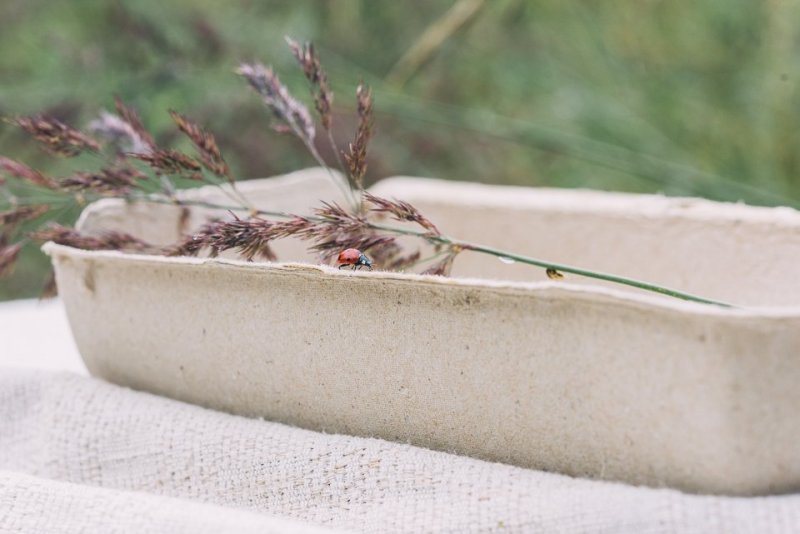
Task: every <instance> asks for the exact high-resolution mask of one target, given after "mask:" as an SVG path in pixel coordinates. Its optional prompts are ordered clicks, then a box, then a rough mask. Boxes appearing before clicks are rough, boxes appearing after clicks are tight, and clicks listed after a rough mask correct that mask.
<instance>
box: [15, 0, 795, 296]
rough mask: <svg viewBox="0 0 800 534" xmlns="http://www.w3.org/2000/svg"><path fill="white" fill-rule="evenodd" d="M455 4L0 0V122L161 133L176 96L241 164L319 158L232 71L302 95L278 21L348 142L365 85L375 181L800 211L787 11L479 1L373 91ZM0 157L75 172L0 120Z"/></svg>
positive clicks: (720, 3) (248, 167)
mask: <svg viewBox="0 0 800 534" xmlns="http://www.w3.org/2000/svg"><path fill="white" fill-rule="evenodd" d="M452 4H453V2H452V1H450V0H447V1H445V0H403V1H402V2H398V1H395V0H336V1H333V0H327V1H323V0H313V1H312V0H293V1H292V2H283V1H282V2H278V1H256V0H236V1H226V2H220V1H218V0H213V1H212V0H172V1H169V2H164V1H163V0H160V1H156V0H137V1H136V2H132V1H128V2H123V1H101V0H75V1H70V2H53V1H50V0H4V1H3V2H0V115H18V114H28V113H34V112H38V111H42V110H44V111H46V112H48V113H51V114H53V115H55V116H57V117H60V118H62V119H63V120H66V121H68V122H70V123H72V124H75V125H79V126H85V124H86V123H87V122H88V121H89V120H91V119H92V118H93V117H94V116H96V114H97V112H98V110H100V109H102V108H112V107H113V101H112V95H114V94H118V95H120V96H121V97H122V98H123V99H124V100H126V101H127V102H129V103H131V104H133V105H134V106H136V107H137V108H138V109H139V111H140V113H141V114H142V116H143V118H144V120H145V122H146V124H147V125H148V126H149V127H150V128H151V129H152V130H154V131H155V132H157V134H158V135H157V137H158V138H159V141H161V142H164V143H170V142H173V141H174V140H175V134H174V131H173V128H172V127H171V122H170V119H169V117H168V115H167V114H166V110H167V109H169V108H175V109H178V110H180V111H183V112H185V113H187V114H189V115H190V116H191V117H192V118H193V119H196V120H197V121H198V122H200V123H202V124H204V125H206V126H207V127H208V128H209V129H211V130H212V131H214V132H215V133H216V134H217V137H218V140H219V142H220V145H221V146H222V148H223V153H224V154H225V155H226V158H227V159H228V160H229V162H230V163H231V165H232V167H233V169H234V170H235V172H236V173H237V175H239V176H241V177H249V178H253V177H261V176H268V175H272V174H276V173H282V172H285V171H290V170H293V169H297V168H300V167H304V166H308V165H312V164H313V162H312V160H311V159H310V158H309V157H308V155H307V154H306V153H305V151H304V150H303V149H302V147H301V146H299V144H298V143H297V142H295V141H294V140H292V139H290V138H286V137H282V136H279V135H277V134H275V133H273V132H271V131H270V129H269V126H268V116H267V113H266V111H265V110H264V109H263V108H262V107H261V106H260V104H259V102H258V101H257V99H256V98H255V97H254V96H253V95H252V94H251V93H250V92H249V91H248V90H247V89H246V87H244V85H243V83H242V82H241V80H239V79H237V77H236V76H235V75H234V74H233V70H234V68H235V67H236V65H237V62H238V61H239V60H253V59H257V60H260V61H262V62H264V63H267V64H272V65H274V66H275V68H276V69H277V70H278V72H279V73H280V74H281V77H282V79H283V80H284V81H285V82H286V83H287V84H288V85H289V86H290V87H292V88H293V89H294V90H295V92H296V94H297V95H298V96H303V97H306V96H307V90H306V88H305V86H304V84H303V80H302V77H301V73H300V72H299V70H298V69H297V68H296V66H295V65H294V60H293V58H292V57H291V55H290V54H289V52H288V50H287V49H286V46H285V44H284V42H283V36H284V35H286V34H289V35H292V36H294V37H295V38H297V39H299V40H304V39H312V40H313V41H314V42H315V43H316V44H317V46H318V49H319V51H320V53H321V55H322V59H323V62H324V65H325V66H326V67H327V70H328V71H329V76H330V78H331V81H332V82H333V86H334V90H335V93H336V101H335V110H336V113H337V115H336V137H337V139H338V140H339V141H340V142H341V144H344V143H346V142H347V141H348V140H349V139H350V138H351V136H352V131H353V126H354V124H353V120H352V118H351V112H352V110H353V97H352V94H353V92H354V88H355V85H356V84H357V83H358V81H359V80H361V79H363V80H365V81H367V82H368V83H370V84H372V85H373V87H374V91H375V99H376V110H377V114H376V128H377V133H376V138H375V142H374V144H373V145H372V147H371V153H370V156H371V159H370V167H369V172H368V181H369V182H372V181H375V180H377V179H379V178H381V177H384V176H388V175H392V174H411V175H423V176H435V177H441V178H447V179H454V180H474V181H481V182H489V183H500V184H521V185H531V186H537V185H538V186H558V187H589V188H596V189H604V190H620V191H635V192H663V193H665V194H670V195H693V196H703V197H707V198H712V199H719V200H744V201H746V202H748V203H752V204H761V205H778V204H785V205H792V206H795V205H797V204H800V186H799V185H798V183H799V182H798V179H797V174H798V173H797V171H798V165H799V164H800V150H799V148H800V144H799V143H798V124H800V121H799V120H798V119H800V94H798V81H800V70H799V69H798V67H799V66H800V65H798V62H800V24H798V22H800V2H792V1H782V2H779V1H765V2H752V1H749V0H670V1H663V0H661V1H659V0H640V1H635V2H634V1H618V0H617V1H615V0H609V1H605V2H597V1H590V0H584V1H566V2H565V1H561V0H538V1H537V0H531V1H527V0H489V1H487V2H486V5H485V7H484V8H483V9H482V10H481V11H480V12H479V14H478V16H477V17H475V19H474V20H472V21H471V22H470V23H469V24H468V25H467V26H465V27H464V28H462V29H461V30H460V31H459V32H457V33H455V34H453V35H452V36H450V38H449V39H447V40H446V41H445V42H444V44H443V45H442V46H441V47H439V48H438V49H437V50H436V51H435V53H434V54H433V56H432V58H431V60H430V61H428V62H427V63H425V64H424V65H423V66H422V68H421V69H420V70H419V71H418V72H416V74H415V75H414V76H413V77H412V78H411V79H410V80H409V81H408V83H406V84H405V85H403V86H397V85H392V84H388V83H386V81H385V80H386V77H387V74H388V73H389V72H390V71H391V69H392V67H393V65H395V63H396V62H397V61H398V59H399V58H400V57H401V56H402V55H403V54H404V53H405V52H406V51H407V50H408V49H409V48H410V47H411V46H412V45H413V44H414V43H415V42H416V40H417V39H418V38H419V36H420V35H421V34H422V32H423V31H424V30H425V28H426V27H428V26H429V25H430V24H432V23H434V21H436V20H437V19H438V18H439V17H440V16H442V14H443V13H445V12H446V11H447V10H448V8H449V7H450V6H451V5H452ZM0 154H4V155H7V156H10V157H13V158H16V159H20V160H22V161H25V162H27V163H29V164H31V165H34V166H36V167H38V168H41V169H42V170H45V171H48V172H52V173H55V174H62V173H68V172H70V171H71V170H75V168H74V166H75V165H76V163H75V162H71V161H60V160H53V159H52V158H50V157H48V156H46V155H44V154H43V153H42V152H41V151H40V150H39V149H38V148H37V147H36V146H34V145H33V144H32V143H30V142H29V141H28V140H27V139H26V138H25V137H24V136H22V135H21V134H20V133H19V132H16V131H14V130H12V129H11V128H10V127H8V126H5V125H3V126H0ZM76 215H77V213H75V212H74V211H73V212H68V213H64V214H62V216H63V217H64V218H65V219H67V220H69V219H72V218H74V217H75V216H76ZM46 265H47V262H46V260H45V259H44V258H43V257H42V255H41V254H40V253H38V251H36V250H35V249H31V250H27V251H26V252H25V254H24V255H23V258H22V263H21V265H20V266H19V267H18V269H17V273H16V274H15V275H14V277H12V278H10V279H6V280H2V281H0V299H7V298H17V297H23V296H31V295H35V294H36V293H37V292H38V289H39V285H40V284H41V280H42V277H43V276H44V272H45V268H46Z"/></svg>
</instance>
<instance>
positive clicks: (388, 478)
mask: <svg viewBox="0 0 800 534" xmlns="http://www.w3.org/2000/svg"><path fill="white" fill-rule="evenodd" d="M0 469H2V470H5V471H7V472H8V471H13V472H14V474H13V475H10V474H8V473H3V474H2V476H0V481H1V482H0V495H2V497H1V499H2V500H0V503H1V504H2V510H0V531H4V529H5V530H8V531H14V528H15V525H18V524H20V523H19V522H20V521H21V520H20V517H23V516H24V514H26V513H33V514H39V515H42V516H45V517H44V518H41V520H42V521H44V520H45V519H47V516H52V517H53V518H54V519H53V521H54V522H53V523H42V524H47V525H49V524H54V525H55V524H57V523H56V522H57V521H59V520H60V519H58V518H64V517H68V516H71V515H73V514H74V515H75V516H76V517H77V516H78V515H80V514H84V515H86V514H87V513H88V512H87V511H86V510H87V508H91V507H92V506H94V504H92V503H97V507H99V508H100V509H102V510H118V509H120V505H119V504H115V503H118V502H120V501H119V500H118V499H120V498H121V497H119V496H118V494H117V493H114V492H128V493H130V492H136V493H135V496H136V497H135V499H134V498H133V497H130V498H131V499H134V500H135V501H136V506H133V505H131V510H137V509H141V510H143V509H145V508H146V507H147V506H150V507H153V509H159V507H160V506H161V505H160V504H159V502H160V501H163V503H164V504H163V510H164V513H165V514H166V513H167V512H169V511H173V512H175V515H173V516H169V515H168V514H167V515H165V516H164V521H165V522H166V521H171V523H169V525H171V526H173V527H174V525H188V526H186V527H185V528H184V527H181V528H183V529H184V531H190V530H191V529H192V525H194V524H196V523H192V522H191V521H193V520H199V519H202V518H204V517H213V516H214V514H220V515H219V516H220V517H225V514H224V513H223V512H225V511H226V510H227V511H230V512H231V514H238V515H235V517H234V515H232V516H231V517H234V519H235V520H236V521H241V524H242V525H249V524H250V523H249V521H251V520H252V521H254V523H252V524H253V525H256V524H258V523H257V521H258V520H260V519H259V517H266V518H267V519H269V517H273V518H275V517H282V518H289V519H292V520H295V521H301V522H305V523H308V524H313V525H318V526H320V528H323V529H324V528H332V529H343V530H351V531H361V532H421V531H425V532H488V531H494V530H502V531H503V532H531V531H543V532H644V533H647V532H709V531H715V532H793V531H797V529H798V526H800V497H798V496H795V495H787V496H775V497H765V498H728V497H716V496H714V497H712V496H698V495H686V494H682V493H680V492H677V491H673V490H667V489H652V488H638V487H632V486H626V485H623V484H616V483H608V482H599V481H591V480H581V479H573V478H570V477H566V476H562V475H557V474H551V473H543V472H539V471H533V470H527V469H521V468H517V467H512V466H507V465H503V464H495V463H490V462H485V461H480V460H475V459H471V458H466V457H461V456H456V455H451V454H446V453H442V452H435V451H430V450H427V449H422V448H418V447H412V446H409V445H403V444H397V443H390V442H386V441H382V440H377V439H366V438H356V437H350V436H343V435H330V434H323V433H318V432H311V431H308V430H302V429H298V428H293V427H289V426H286V425H282V424H278V423H272V422H266V421H261V420H256V419H247V418H244V417H237V416H232V415H228V414H224V413H220V412H215V411H211V410H207V409H203V408H200V407H197V406H192V405H188V404H184V403H180V402H176V401H172V400H168V399H164V398H161V397H157V396H154V395H150V394H146V393H140V392H135V391H131V390H128V389H125V388H120V387H117V386H114V385H111V384H108V383H105V382H102V381H99V380H94V379H90V378H84V377H81V376H77V375H72V374H68V373H51V372H44V371H32V370H14V369H10V368H0ZM15 476H16V477H20V478H19V479H18V480H15V479H14V477H15ZM25 476H27V477H28V478H25ZM31 477H37V478H31ZM20 480H21V481H22V482H20ZM28 486H31V487H34V488H38V489H36V491H38V492H39V493H42V492H43V493H45V494H47V495H48V497H41V498H39V500H38V501H37V500H36V498H34V497H29V495H30V490H28V489H27V487H28ZM50 490H52V491H50ZM128 493H126V495H127V494H128ZM47 499H51V500H52V502H53V503H55V504H54V505H53V506H48V505H47V504H46V503H48V502H51V501H48V500H47ZM115 499H117V500H115ZM137 499H138V500H137ZM178 499H179V500H180V501H179V502H180V503H183V504H181V505H180V506H178V505H177V504H175V502H174V501H173V500H178ZM140 501H141V503H140ZM132 502H133V501H132ZM43 503H45V504H43ZM137 506H138V507H139V508H137ZM192 506H197V507H201V508H202V507H203V506H214V507H222V508H215V509H216V510H218V511H217V512H214V513H212V512H208V515H203V514H205V513H206V511H203V510H206V509H201V508H192ZM182 507H183V508H182ZM122 508H124V506H122ZM195 510H197V511H195ZM98 513H99V512H98ZM225 513H227V512H225ZM244 514H253V516H252V517H251V516H250V515H247V516H245V515H244ZM257 514H266V515H264V516H259V515H257ZM99 515H102V513H99ZM134 515H135V514H134ZM119 517H120V521H134V519H135V518H134V517H133V516H127V515H120V516H119ZM100 519H103V518H102V517H101V518H100ZM234 519H231V521H234ZM267 519H264V520H265V521H266V520H267ZM201 523H202V521H201ZM131 524H133V523H131ZM163 524H167V523H163ZM209 524H211V523H209ZM232 524H233V523H232ZM237 524H238V523H237ZM247 528H249V527H247ZM287 528H289V527H287ZM17 530H19V529H17ZM98 530H104V529H98ZM112 530H113V529H109V531H112ZM142 530H147V529H146V528H145V527H143V528H142ZM21 531H26V530H24V529H23V530H21ZM33 531H35V530H33ZM42 531H43V530H42ZM61 531H62V532H79V531H80V530H78V529H73V530H68V529H66V528H65V529H62V530H61ZM119 531H125V530H124V529H120V530H119ZM170 531H176V532H178V531H181V530H180V529H179V528H177V527H175V528H172V529H171V530H170ZM197 531H201V530H197ZM240 531H243V532H246V531H247V530H246V529H245V528H244V527H243V528H242V529H241V530H240ZM267 531H268V532H269V530H267ZM285 531H287V532H291V530H285ZM323 531H324V530H323ZM276 532H277V530H276Z"/></svg>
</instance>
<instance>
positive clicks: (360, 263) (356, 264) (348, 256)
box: [337, 248, 372, 271]
mask: <svg viewBox="0 0 800 534" xmlns="http://www.w3.org/2000/svg"><path fill="white" fill-rule="evenodd" d="M337 263H339V269H342V268H343V267H347V266H348V265H352V266H353V270H354V271H355V270H357V269H360V268H361V267H367V268H368V269H369V270H370V271H371V270H372V260H370V259H369V258H368V257H367V255H366V254H364V253H363V252H361V251H360V250H358V249H356V248H348V249H346V250H343V251H341V252H340V253H339V257H338V259H337Z"/></svg>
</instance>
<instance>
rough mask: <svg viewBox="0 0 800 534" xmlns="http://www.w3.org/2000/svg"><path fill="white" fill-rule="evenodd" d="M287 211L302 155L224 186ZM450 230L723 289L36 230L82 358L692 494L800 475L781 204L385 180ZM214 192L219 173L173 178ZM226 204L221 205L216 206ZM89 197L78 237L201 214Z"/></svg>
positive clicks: (796, 337) (101, 372)
mask: <svg viewBox="0 0 800 534" xmlns="http://www.w3.org/2000/svg"><path fill="white" fill-rule="evenodd" d="M241 190H242V191H243V192H244V193H245V194H246V195H247V196H248V197H250V198H251V199H252V201H253V202H254V203H255V204H256V205H259V206H261V207H264V208H268V209H281V210H286V211H292V212H300V213H308V212H309V211H310V207H311V206H315V205H318V200H320V199H325V200H331V199H333V200H336V199H338V198H339V193H337V191H339V189H338V188H337V187H335V185H334V184H333V183H332V181H331V180H330V178H328V177H326V176H325V174H324V173H323V172H322V171H321V170H319V169H312V170H308V171H303V172H301V173H295V174H293V175H288V176H286V177H280V178H274V179H269V180H259V181H253V182H246V183H243V184H241ZM373 191H374V192H375V193H376V194H379V195H382V196H387V197H396V198H400V199H404V200H408V201H410V202H411V203H413V204H415V205H416V206H417V207H418V208H419V209H420V210H421V211H422V212H423V213H425V214H427V215H428V216H429V217H430V218H431V219H432V220H433V221H434V222H436V223H437V224H438V226H439V227H440V229H441V230H442V231H443V232H444V233H446V234H448V235H453V236H455V237H459V238H463V239H468V240H471V241H474V242H478V243H482V244H486V245H492V246H496V247H501V248H504V249H508V250H511V251H514V252H517V253H521V254H529V255H532V256H536V257H541V258H547V259H549V260H552V261H559V262H566V263H571V264H573V265H577V266H581V267H587V268H593V269H597V270H602V271H607V272H613V273H615V274H621V275H628V276H633V277H636V278H639V279H643V280H648V281H651V282H654V283H661V284H664V285H668V286H672V287H674V288H676V289H682V290H685V291H691V292H696V293H699V294H702V295H703V296H706V297H710V298H717V299H723V300H726V301H729V302H733V303H735V304H739V305H742V307H740V308H736V309H724V308H720V307H716V306H710V305H700V304H692V303H687V302H683V301H678V300H675V299H670V298H667V297H662V296H658V295H651V294H645V293H643V292H636V291H633V290H630V291H629V290H627V289H624V288H620V287H617V286H610V285H600V284H597V283H595V282H593V281H591V280H586V279H579V278H578V277H572V276H568V277H567V279H566V280H564V281H560V282H555V281H548V280H547V279H546V278H545V276H544V273H543V272H542V271H541V270H540V269H537V268H535V267H532V266H524V265H520V264H515V265H507V264H506V263H504V262H500V261H498V259H497V258H493V257H488V256H486V257H484V256H481V255H479V254H475V253H463V254H462V255H461V256H459V258H458V259H457V260H456V263H455V270H454V273H453V274H454V277H453V278H442V277H433V276H419V275H412V274H402V273H389V272H363V271H359V272H351V271H339V270H337V269H335V268H331V267H326V266H320V265H315V264H314V263H316V262H315V260H314V258H313V257H311V256H309V255H308V253H307V252H305V247H306V245H305V244H303V243H300V242H296V241H292V240H286V241H282V242H277V243H276V246H275V250H276V252H277V253H278V255H279V257H280V258H281V259H282V260H291V261H306V262H310V263H246V262H242V261H237V260H235V259H224V258H218V259H202V258H200V259H198V258H164V257H155V256H144V255H129V254H120V253H117V252H87V251H81V250H76V249H72V248H67V247H63V246H58V245H54V244H52V243H50V244H47V245H45V249H46V251H47V252H48V254H50V255H51V256H52V259H53V263H54V265H55V269H56V275H57V281H58V286H59V290H60V292H61V295H62V296H63V300H64V303H65V305H66V308H67V312H68V315H69V319H70V323H71V325H72V329H73V332H74V334H75V338H76V341H77V343H78V347H79V348H80V351H81V354H82V356H83V358H84V360H85V362H86V364H87V366H88V368H89V370H90V371H91V373H92V374H94V375H96V376H99V377H103V378H105V379H107V380H110V381H112V382H115V383H118V384H122V385H126V386H130V387H133V388H136V389H141V390H146V391H151V392H154V393H157V394H161V395H166V396H169V397H173V398H176V399H180V400H184V401H188V402H193V403H197V404H201V405H204V406H209V407H213V408H216V409H221V410H226V411H229V412H233V413H237V414H243V415H248V416H261V417H264V418H267V419H270V420H275V421H283V422H286V423H290V424H293V425H298V426H302V427H307V428H312V429H320V430H324V431H327V432H340V433H347V434H356V435H362V436H376V437H381V438H385V439H390V440H397V441H407V442H410V443H413V444H417V445H421V446H425V447H431V448H435V449H441V450H447V451H454V452H457V453H461V454H467V455H471V456H476V457H479V458H484V459H490V460H496V461H500V462H507V463H512V464H516V465H521V466H525V467H533V468H540V469H548V470H553V471H558V472H563V473H568V474H572V475H579V476H592V477H599V478H605V479H613V480H622V481H627V482H631V483H642V484H648V485H654V486H660V485H666V486H672V487H677V488H680V489H683V490H688V491H695V492H712V493H727V494H763V493H772V492H786V491H791V490H796V489H798V488H800V449H799V448H798V443H800V416H798V409H800V361H799V360H798V356H800V354H798V348H800V308H799V307H798V306H797V304H798V303H800V280H798V276H797V272H798V267H797V266H798V262H799V261H800V214H798V213H797V212H795V211H793V210H789V209H783V208H780V209H766V208H753V207H747V206H742V205H736V204H718V203H712V202H707V201H700V200H689V199H668V198H664V197H658V196H644V195H627V194H611V193H599V192H589V191H561V190H548V189H526V188H508V187H495V186H483V185H477V184H462V183H448V182H441V181H435V180H424V179H413V178H393V179H388V180H384V181H383V182H381V183H379V184H377V186H375V187H374V188H373ZM187 196H192V197H194V198H202V199H204V200H208V201H214V202H220V203H226V202H225V201H226V199H225V197H224V196H221V194H220V191H219V190H216V189H202V190H196V191H192V192H190V193H188V194H187ZM227 203H230V202H227ZM180 211H181V209H180V208H178V207H175V206H165V205H149V206H143V205H126V204H125V203H122V202H118V201H112V200H106V201H101V202H99V203H96V204H94V205H92V206H90V207H89V208H87V210H86V211H85V212H84V214H83V216H82V218H81V221H80V225H81V227H82V228H83V230H85V231H88V232H100V231H103V230H111V229H115V230H123V229H124V230H126V231H129V232H131V233H134V234H136V235H138V236H140V237H142V238H145V239H148V240H150V241H154V242H159V243H171V242H174V241H175V240H176V239H177V238H178V236H179V235H181V233H185V232H186V231H187V230H188V229H189V227H196V226H197V225H199V224H201V223H202V222H204V220H205V219H206V217H208V216H209V215H210V214H211V213H213V212H211V211H210V210H207V209H193V211H192V213H191V216H190V217H189V220H188V223H185V227H181V223H180V221H181V220H185V217H181V213H180Z"/></svg>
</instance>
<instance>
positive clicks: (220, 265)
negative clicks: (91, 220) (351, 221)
mask: <svg viewBox="0 0 800 534" xmlns="http://www.w3.org/2000/svg"><path fill="white" fill-rule="evenodd" d="M42 250H43V251H44V253H45V254H47V255H48V256H50V257H51V258H57V257H72V258H79V259H81V260H100V261H103V262H105V263H109V264H114V263H125V264H140V265H153V266H155V265H164V266H171V267H181V268H185V267H188V266H200V267H204V268H207V269H217V270H223V271H229V272H236V271H241V270H247V271H250V272H254V271H255V272H263V273H265V274H277V275H296V276H322V277H324V278H328V279H330V280H339V281H345V280H346V281H353V278H356V279H363V280H365V281H368V280H370V279H379V280H381V281H384V282H385V281H387V280H388V281H393V282H396V283H398V284H403V283H412V282H413V283H416V284H423V285H428V286H431V287H434V288H443V289H444V288H461V289H474V290H476V291H484V292H485V291H489V292H493V293H498V292H499V293H503V294H514V295H522V296H528V297H540V298H543V299H548V300H570V299H571V300H580V301H586V302H587V304H588V303H594V304H597V303H601V304H608V305H614V306H624V307H628V308H633V309H639V310H647V311H656V310H659V311H661V312H671V313H673V314H678V315H687V314H688V315H695V316H697V317H698V318H700V317H706V318H708V317H717V318H719V319H731V320H734V321H737V320H744V321H747V322H749V323H750V324H751V325H752V321H753V320H757V319H761V320H764V321H766V322H768V323H770V324H773V325H774V324H775V323H776V322H779V321H784V320H791V321H797V320H800V306H780V307H752V306H748V307H732V308H725V307H722V306H717V305H714V304H701V303H696V302H691V301H686V300H681V299H677V298H673V297H667V296H661V295H656V294H653V295H648V294H644V293H642V294H640V293H633V292H629V291H625V290H620V289H616V288H612V287H603V286H592V285H579V284H571V283H569V282H568V281H551V280H541V281H531V282H518V281H507V280H494V279H484V278H459V277H455V278H450V277H444V276H436V275H425V274H415V273H402V272H388V271H377V270H376V271H367V270H359V271H353V270H340V269H337V268H335V267H330V266H327V265H315V264H311V263H299V262H248V261H244V260H236V259H228V258H196V257H189V256H158V255H150V254H137V253H129V252H119V251H115V250H84V249H78V248H74V247H70V246H66V245H59V244H57V243H54V242H52V241H49V242H47V243H45V244H44V245H42Z"/></svg>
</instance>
